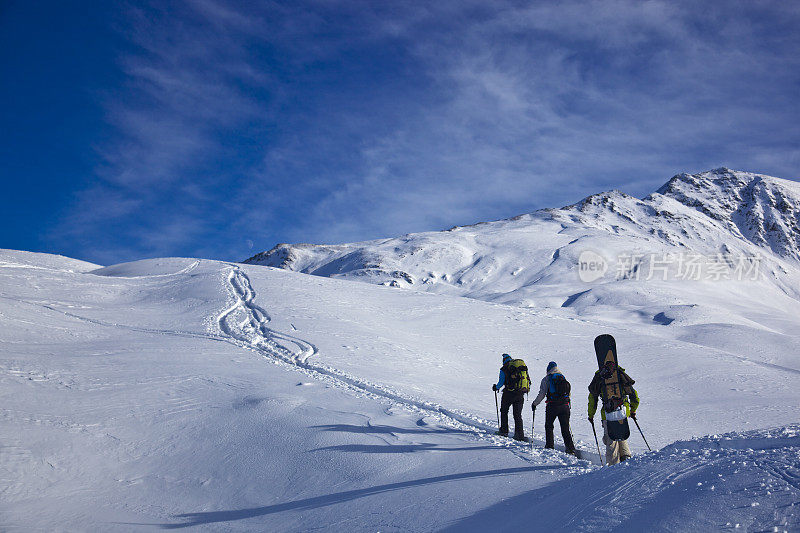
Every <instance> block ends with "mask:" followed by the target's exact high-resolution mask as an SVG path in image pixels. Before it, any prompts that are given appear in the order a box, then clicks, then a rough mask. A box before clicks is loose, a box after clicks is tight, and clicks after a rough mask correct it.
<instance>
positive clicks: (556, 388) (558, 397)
mask: <svg viewBox="0 0 800 533" xmlns="http://www.w3.org/2000/svg"><path fill="white" fill-rule="evenodd" d="M547 381H548V382H549V383H548V386H547V403H552V404H562V403H567V402H568V401H569V393H570V390H571V389H572V386H571V385H570V384H569V381H567V378H565V377H564V374H561V373H558V372H557V373H555V374H550V375H549V376H547Z"/></svg>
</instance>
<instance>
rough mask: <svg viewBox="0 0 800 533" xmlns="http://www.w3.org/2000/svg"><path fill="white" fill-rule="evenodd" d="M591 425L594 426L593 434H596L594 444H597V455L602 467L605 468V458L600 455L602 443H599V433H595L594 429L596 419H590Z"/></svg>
mask: <svg viewBox="0 0 800 533" xmlns="http://www.w3.org/2000/svg"><path fill="white" fill-rule="evenodd" d="M589 423H590V424H591V425H592V433H594V443H595V444H597V455H598V456H599V457H600V464H601V465H602V466H605V463H604V462H603V456H602V454H601V453H600V443H599V442H598V441H597V431H595V429H594V419H592V418H590V419H589Z"/></svg>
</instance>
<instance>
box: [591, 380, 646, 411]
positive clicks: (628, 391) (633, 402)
mask: <svg viewBox="0 0 800 533" xmlns="http://www.w3.org/2000/svg"><path fill="white" fill-rule="evenodd" d="M619 373H620V382H621V383H620V384H621V388H622V394H623V395H624V402H623V405H624V406H625V415H626V416H631V413H635V412H636V409H637V408H638V407H639V394H638V393H637V392H636V389H634V388H633V384H634V383H635V381H633V379H631V377H630V376H629V375H628V374H626V373H625V369H624V368H622V367H619ZM602 385H603V378H601V377H600V371H599V370H598V371H596V372H595V373H594V378H592V382H591V383H590V384H589V418H594V414H595V413H596V412H597V399H598V398H599V397H600V391H601V387H602ZM600 417H601V418H602V419H603V420H605V419H606V411H605V409H600Z"/></svg>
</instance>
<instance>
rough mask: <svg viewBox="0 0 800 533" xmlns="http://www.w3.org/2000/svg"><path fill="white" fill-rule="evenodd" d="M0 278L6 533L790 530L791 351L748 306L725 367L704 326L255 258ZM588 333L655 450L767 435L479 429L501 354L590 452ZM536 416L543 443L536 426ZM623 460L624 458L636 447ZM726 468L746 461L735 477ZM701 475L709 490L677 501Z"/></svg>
mask: <svg viewBox="0 0 800 533" xmlns="http://www.w3.org/2000/svg"><path fill="white" fill-rule="evenodd" d="M23 256H25V257H24V260H23V259H20V258H21V257H23ZM0 265H2V268H0V290H1V291H2V292H0V320H1V321H2V328H0V394H2V398H1V399H2V401H0V413H2V416H0V444H1V445H2V448H0V471H1V472H2V475H3V479H4V483H3V486H2V488H0V491H1V492H0V494H2V498H0V500H1V501H2V504H0V524H2V525H3V527H4V529H17V528H18V529H26V530H29V529H46V530H59V529H61V530H81V531H110V530H122V531H128V530H131V529H133V528H135V529H137V530H138V529H143V530H149V529H170V528H182V527H194V528H197V529H201V530H209V531H220V530H246V531H251V530H259V531H264V530H271V531H306V530H309V529H321V530H325V531H341V530H354V531H373V530H380V531H435V530H441V529H446V528H454V529H455V528H458V529H459V530H462V531H464V530H466V531H469V530H482V529H485V526H486V524H487V523H488V522H487V521H488V520H491V518H492V517H496V516H498V515H497V514H496V513H497V512H499V511H500V510H503V509H504V507H503V506H504V505H508V503H509V502H515V501H519V502H522V503H524V505H520V506H519V508H520V509H521V511H520V512H519V514H518V518H519V524H517V523H512V522H509V523H508V525H505V524H502V525H501V526H500V529H503V528H506V529H515V530H516V529H519V527H520V526H521V525H528V526H530V524H546V523H549V524H554V525H555V526H556V527H554V528H553V529H556V530H565V531H567V530H569V531H575V530H606V529H607V527H606V524H605V522H602V523H601V522H599V521H598V518H597V517H598V516H602V517H607V518H608V520H610V521H611V522H613V523H619V524H625V525H628V526H629V527H631V528H632V529H634V530H645V529H648V530H659V529H662V530H677V531H681V530H686V531H688V530H696V529H695V527H694V526H695V524H696V523H701V524H707V525H709V529H712V530H713V529H720V530H724V529H726V528H727V527H728V526H727V525H725V524H726V522H731V523H734V522H733V521H734V520H735V521H736V522H739V523H740V524H741V525H742V526H743V527H744V529H745V530H753V531H756V530H764V529H767V528H772V527H778V528H784V529H788V530H792V529H795V530H796V529H797V528H798V527H800V519H798V517H797V514H796V511H795V506H794V505H792V504H791V503H792V502H796V501H798V496H799V495H800V488H798V485H797V481H796V480H797V475H798V459H800V456H798V446H797V442H796V432H797V428H796V426H794V425H792V424H793V422H796V420H797V419H798V414H799V413H798V412H799V411H800V407H799V406H798V402H797V392H796V391H797V390H798V386H800V369H798V368H797V364H796V363H795V362H793V360H792V359H791V358H790V357H788V356H783V355H780V354H779V353H778V352H780V351H781V350H783V348H784V347H786V348H787V349H793V350H794V353H796V347H797V346H798V344H797V338H796V337H795V336H794V335H793V334H792V332H791V331H790V329H791V328H790V325H789V324H788V323H783V322H782V321H783V320H784V319H785V320H789V319H788V318H785V317H782V316H773V315H771V314H770V309H771V308H770V307H769V306H768V305H766V304H765V308H764V309H763V310H762V311H763V316H761V317H760V320H761V323H759V325H758V327H756V326H752V328H753V329H754V330H758V331H762V330H763V331H764V332H765V333H763V334H764V335H767V333H766V332H767V328H768V329H769V331H770V332H771V333H770V334H771V335H772V337H769V336H766V337H765V338H766V339H768V340H769V342H770V343H769V344H765V345H764V346H762V347H761V349H758V350H752V351H749V352H747V353H742V351H741V350H739V349H734V348H735V347H730V346H726V345H725V343H723V342H721V340H719V339H714V338H713V335H716V334H717V333H718V330H716V329H713V330H712V331H710V332H709V333H708V335H710V336H711V338H705V339H702V340H703V342H705V343H706V344H711V345H715V346H714V347H706V346H702V345H701V344H702V343H700V342H699V340H698V339H695V338H693V337H691V338H689V339H688V340H687V339H684V338H682V336H683V335H690V334H691V331H690V332H689V333H687V330H685V328H683V327H680V328H679V327H664V326H663V325H661V324H659V323H657V322H653V321H650V322H646V321H639V322H630V321H626V320H623V319H624V318H625V317H624V316H621V315H620V316H597V315H594V314H592V313H583V314H576V313H575V312H574V310H570V309H568V308H564V309H561V308H553V309H541V308H540V309H536V308H533V309H531V308H521V307H515V306H508V305H503V304H498V303H493V302H484V301H480V300H476V299H466V298H459V297H453V296H446V295H437V294H426V293H418V292H413V291H397V290H395V289H392V288H388V287H381V286H374V285H370V284H353V283H350V282H348V281H344V280H336V279H326V278H322V277H310V276H306V275H303V274H298V273H294V272H288V271H284V270H277V269H271V268H263V267H258V266H245V265H235V264H229V263H221V262H215V261H205V260H195V259H158V260H147V261H139V262H136V263H129V264H124V265H116V266H112V267H107V268H95V267H93V266H91V265H86V264H83V266H80V265H81V264H80V263H77V262H73V261H71V260H66V259H62V258H57V257H52V256H42V255H33V254H30V255H28V254H20V253H19V252H12V251H2V252H0ZM753 313H754V315H753V317H754V318H759V317H756V316H755V311H754V312H753ZM758 328H761V329H758ZM729 330H730V331H729V333H728V335H729V336H732V335H733V334H736V335H744V336H745V339H749V337H747V336H748V335H750V332H749V331H744V332H741V333H740V332H739V329H738V327H733V326H729ZM604 331H613V332H614V333H615V336H616V337H617V340H618V343H619V346H620V351H621V356H620V357H621V358H623V365H624V366H625V367H626V368H627V369H628V371H629V372H630V373H631V374H632V375H633V376H634V378H635V379H636V380H637V389H638V390H639V392H640V394H641V396H642V402H643V403H642V408H641V409H640V421H641V423H642V426H643V429H644V430H645V431H646V432H647V436H648V440H649V441H650V443H651V444H653V445H654V446H655V447H657V448H662V447H664V446H665V445H667V444H668V443H669V442H672V441H675V440H678V439H686V438H687V437H688V436H690V435H705V434H708V433H710V432H713V433H724V432H729V431H734V430H738V431H741V430H742V429H746V428H753V429H757V428H765V427H784V428H785V429H776V430H772V431H768V432H766V431H761V432H755V433H753V432H751V433H743V434H741V435H739V434H737V435H733V436H731V435H729V436H724V437H707V438H703V439H699V440H697V441H691V442H689V443H678V444H675V445H672V446H667V447H666V448H663V449H662V450H661V451H659V452H656V453H653V454H646V455H644V456H641V457H639V458H637V460H636V461H633V462H632V463H629V464H628V465H623V466H620V467H612V468H606V469H598V467H597V466H595V465H593V464H592V463H591V462H589V461H586V460H584V461H580V460H576V459H573V458H570V457H568V456H565V455H563V454H562V453H560V452H552V451H545V450H542V449H541V441H540V440H538V439H537V440H536V441H535V442H534V445H535V446H534V448H533V449H531V448H529V447H527V446H523V445H520V444H516V443H514V442H513V441H510V440H508V439H503V438H500V437H494V436H492V435H490V434H488V433H487V429H490V428H492V429H493V428H494V427H495V426H496V422H495V421H494V419H495V413H494V410H493V409H492V407H493V405H492V403H493V402H492V396H493V394H492V393H491V391H490V388H489V386H490V384H491V383H492V380H494V379H495V378H496V374H497V369H498V367H499V362H500V361H499V354H500V353H501V352H503V351H509V352H511V353H514V354H519V355H522V356H524V357H525V358H526V361H527V362H528V364H529V366H530V367H531V368H532V369H533V371H534V375H536V374H538V373H539V371H540V370H541V372H543V371H544V366H545V365H546V364H547V361H549V360H550V359H556V360H557V361H558V362H559V366H560V367H561V368H562V369H564V371H565V372H567V374H568V377H569V378H570V380H571V381H572V383H573V389H574V390H575V391H576V392H575V398H576V399H575V405H576V416H574V417H573V428H574V432H575V434H576V436H577V437H578V439H579V440H580V441H581V446H582V447H583V448H584V449H585V450H587V451H590V450H592V449H593V445H594V441H593V437H591V433H590V432H589V427H588V423H586V422H585V420H584V421H583V422H581V420H582V417H581V416H579V413H580V409H581V407H580V406H581V405H582V403H583V400H581V396H582V394H581V393H580V392H579V391H580V390H585V389H583V387H585V385H586V384H587V383H588V380H589V378H590V376H591V372H592V367H593V365H594V354H593V353H592V349H591V341H592V339H593V338H594V336H595V335H596V334H598V333H600V332H604ZM741 341H742V339H739V342H741ZM730 342H731V343H735V342H736V340H735V339H732V340H731V341H730ZM781 343H783V344H781ZM717 345H719V346H717ZM678 357H679V361H680V362H679V363H676V358H678ZM529 416H530V411H529V410H528V409H527V406H526V411H525V417H526V419H528V417H529ZM528 420H529V419H528ZM526 424H527V421H526ZM536 424H537V425H536V431H535V433H536V435H537V437H539V436H541V432H542V420H541V413H540V414H539V417H538V420H537V421H536ZM731 439H737V440H736V443H737V444H736V445H735V447H736V448H737V450H729V448H731V447H732V445H731V444H730V443H731V442H733V441H731ZM768 439H773V440H772V441H770V442H771V443H770V444H768V445H765V444H764V442H765V441H766V440H768ZM631 444H632V445H633V447H634V449H635V450H636V451H637V452H641V451H642V442H641V439H640V438H639V437H638V436H637V435H634V436H633V437H632V439H631ZM720 447H721V448H720ZM717 448H720V450H717ZM746 448H752V450H750V451H748V450H747V449H746ZM684 450H686V451H684ZM688 450H694V451H691V452H690V451H688ZM762 450H764V451H762ZM707 452H708V453H707ZM729 452H730V453H729ZM726 454H728V455H726ZM735 454H738V455H736V456H735V457H734V455H735ZM587 457H590V455H589V454H587ZM731 460H736V461H739V462H737V463H736V464H737V465H739V464H740V462H746V465H744V464H743V465H742V469H741V470H740V471H739V472H733V471H732V470H731V465H732V464H733V463H732V462H730V461H731ZM744 466H746V468H744ZM684 471H686V474H685V475H683V477H681V476H682V474H681V472H684ZM628 472H631V474H628ZM664 472H670V473H671V474H670V475H672V477H671V478H670V480H673V481H675V482H676V485H678V488H677V489H674V488H672V489H671V488H670V487H673V486H672V485H666V482H662V478H663V477H664ZM718 474H722V475H723V477H725V479H726V480H728V482H727V484H725V483H723V482H720V483H719V484H717V485H716V488H715V491H716V490H721V491H723V490H724V491H728V492H729V493H727V492H726V493H725V498H719V499H718V498H712V497H711V496H709V495H708V494H706V493H705V492H703V491H702V490H700V489H692V490H689V488H690V487H691V486H692V483H694V480H695V478H697V482H703V483H705V482H706V478H708V479H713V477H714V476H717V475H718ZM744 476H749V477H748V479H751V480H756V479H759V480H765V481H763V482H764V483H765V485H764V487H761V486H760V485H759V486H758V487H754V486H751V485H745V484H744V481H743V480H744V479H745V478H744ZM701 477H702V479H700V478H701ZM779 478H780V479H783V481H781V480H780V479H779ZM760 482H761V481H759V483H760ZM610 486H611V487H617V488H618V490H617V491H614V492H609V491H608V488H609V487H610ZM632 487H639V488H637V489H636V490H634V489H633V488H632ZM601 488H602V489H601ZM745 488H747V489H748V490H746V491H745V490H744V489H745ZM682 489H687V490H685V491H684V490H682ZM756 489H757V490H756ZM598 491H600V492H598ZM767 492H769V494H768V493H767ZM721 493H722V492H721ZM587 494H596V497H594V498H591V499H586V496H585V495H587ZM623 495H627V496H625V497H623ZM698 495H702V497H703V498H706V500H703V501H704V502H708V505H707V507H703V506H699V505H698V504H697V498H698V497H699V496H698ZM567 502H570V508H569V509H566V510H565V509H564V507H563V506H564V505H566V503H567ZM581 502H582V503H581ZM587 502H588V503H587ZM787 502H788V503H787ZM579 503H580V505H578V504H579ZM620 503H622V504H620ZM753 503H756V504H757V505H756V507H757V508H754V507H751V505H752V504H753ZM665 504H668V507H667V509H669V512H668V513H666V512H664V511H663V509H665V508H664V505H665ZM659 509H661V510H662V511H659ZM565 512H566V513H567V514H566V515H565V514H564V513H565ZM598 512H600V514H598ZM603 513H605V514H603ZM659 513H661V514H659ZM564 516H566V517H567V519H566V520H563V517H564ZM679 516H687V517H689V518H691V520H689V521H685V522H681V521H675V520H673V518H672V517H679ZM692 520H700V522H693V521H692Z"/></svg>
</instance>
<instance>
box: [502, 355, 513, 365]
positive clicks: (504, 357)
mask: <svg viewBox="0 0 800 533" xmlns="http://www.w3.org/2000/svg"><path fill="white" fill-rule="evenodd" d="M509 359H511V356H510V355H508V354H507V353H504V354H503V362H504V363H505V362H506V361H508V360H509Z"/></svg>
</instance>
